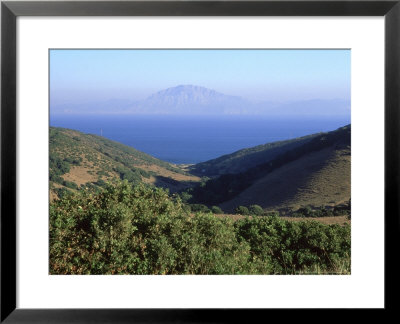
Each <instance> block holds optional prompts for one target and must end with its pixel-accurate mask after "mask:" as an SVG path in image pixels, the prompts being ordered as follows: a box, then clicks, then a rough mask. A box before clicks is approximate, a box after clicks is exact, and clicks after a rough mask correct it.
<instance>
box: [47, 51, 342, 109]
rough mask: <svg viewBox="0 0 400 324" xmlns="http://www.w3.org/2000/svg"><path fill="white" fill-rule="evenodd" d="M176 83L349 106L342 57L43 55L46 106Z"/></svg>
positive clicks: (143, 92)
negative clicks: (46, 76) (47, 74)
mask: <svg viewBox="0 0 400 324" xmlns="http://www.w3.org/2000/svg"><path fill="white" fill-rule="evenodd" d="M181 84H193V85H199V86H203V87H207V88H211V89H213V90H216V91H219V92H222V93H224V94H229V95H238V96H243V97H245V98H248V99H252V100H267V101H278V102H285V101H294V100H307V99H317V98H318V99H350V50H51V51H50V91H51V100H52V103H54V104H59V103H65V102H83V101H99V100H107V99H111V98H119V99H132V100H140V99H144V98H146V97H147V96H149V95H150V94H152V93H154V92H156V91H159V90H162V89H165V88H169V87H174V86H177V85H181Z"/></svg>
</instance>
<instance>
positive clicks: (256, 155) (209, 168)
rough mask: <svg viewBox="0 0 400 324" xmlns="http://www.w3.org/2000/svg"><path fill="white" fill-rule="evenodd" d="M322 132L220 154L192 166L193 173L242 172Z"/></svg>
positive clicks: (211, 174)
mask: <svg viewBox="0 0 400 324" xmlns="http://www.w3.org/2000/svg"><path fill="white" fill-rule="evenodd" d="M318 135H320V134H312V135H307V136H302V137H298V138H294V139H290V140H285V141H278V142H273V143H267V144H262V145H257V146H254V147H250V148H245V149H242V150H239V151H236V152H234V153H231V154H226V155H223V156H220V157H218V158H216V159H212V160H209V161H206V162H202V163H198V164H195V165H193V166H192V167H191V168H190V171H191V172H192V173H193V174H196V175H199V176H208V177H213V176H217V175H221V174H232V173H241V172H244V171H246V170H248V169H250V168H253V167H256V166H258V165H260V164H262V163H266V162H268V161H271V160H273V159H275V158H276V157H278V156H279V155H281V154H283V153H285V152H288V151H290V150H293V149H295V148H297V147H299V146H302V145H304V144H306V143H308V142H309V141H310V140H312V139H313V138H315V137H316V136H318Z"/></svg>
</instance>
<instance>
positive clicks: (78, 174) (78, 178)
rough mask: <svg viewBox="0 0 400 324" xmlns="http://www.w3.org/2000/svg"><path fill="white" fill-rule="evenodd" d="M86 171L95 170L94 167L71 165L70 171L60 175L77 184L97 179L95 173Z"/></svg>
mask: <svg viewBox="0 0 400 324" xmlns="http://www.w3.org/2000/svg"><path fill="white" fill-rule="evenodd" d="M88 171H95V169H94V168H87V167H84V166H72V167H71V169H70V171H69V172H68V173H66V174H64V175H63V176H62V178H63V179H64V180H66V181H72V182H75V183H76V184H77V185H78V186H80V185H82V184H85V183H87V182H92V181H96V180H97V175H95V174H90V173H88Z"/></svg>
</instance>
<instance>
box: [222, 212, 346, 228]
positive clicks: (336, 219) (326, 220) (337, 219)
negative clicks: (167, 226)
mask: <svg viewBox="0 0 400 324" xmlns="http://www.w3.org/2000/svg"><path fill="white" fill-rule="evenodd" d="M215 216H216V217H218V218H224V217H229V218H231V219H233V220H234V221H237V220H239V219H243V218H246V217H250V218H251V216H243V215H237V214H215ZM281 218H282V219H284V220H288V221H291V222H300V221H317V222H321V223H322V224H325V225H333V224H338V225H345V224H351V220H349V219H348V218H347V216H329V217H328V216H327V217H317V218H311V217H310V218H305V217H304V218H302V217H281Z"/></svg>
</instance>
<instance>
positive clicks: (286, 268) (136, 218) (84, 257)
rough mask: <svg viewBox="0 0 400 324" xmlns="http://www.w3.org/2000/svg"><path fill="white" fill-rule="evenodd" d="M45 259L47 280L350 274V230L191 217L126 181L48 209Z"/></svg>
mask: <svg viewBox="0 0 400 324" xmlns="http://www.w3.org/2000/svg"><path fill="white" fill-rule="evenodd" d="M253 209H254V211H257V210H258V208H257V207H254V206H253ZM49 260H50V273H52V274H294V273H340V274H348V273H350V226H348V225H346V226H338V225H323V224H321V223H318V222H315V221H304V222H303V221H301V222H289V221H285V220H282V219H280V218H278V217H266V216H260V217H252V218H246V219H241V220H238V221H233V220H232V219H229V218H217V217H215V216H214V215H213V214H211V213H202V212H200V213H196V214H194V215H193V214H192V213H189V212H187V211H185V209H184V204H183V203H182V201H181V200H180V199H179V198H176V197H175V198H171V197H170V196H169V195H168V192H167V191H165V190H163V189H160V188H150V187H146V186H144V185H139V186H132V185H131V184H129V183H128V182H127V181H124V182H122V183H119V184H117V185H116V186H113V185H107V186H106V187H105V189H104V190H103V191H101V192H97V193H94V192H92V191H90V190H81V191H79V192H75V193H69V194H66V195H64V196H63V197H62V198H61V199H59V200H56V201H53V202H52V203H51V204H50V258H49Z"/></svg>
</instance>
